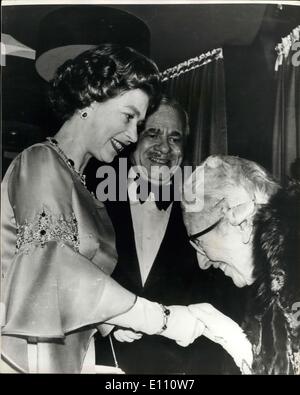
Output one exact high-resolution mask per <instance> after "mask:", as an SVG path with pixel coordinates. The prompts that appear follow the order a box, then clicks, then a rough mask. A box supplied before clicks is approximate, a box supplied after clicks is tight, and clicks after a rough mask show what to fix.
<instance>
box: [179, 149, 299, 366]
mask: <svg viewBox="0 0 300 395" xmlns="http://www.w3.org/2000/svg"><path fill="white" fill-rule="evenodd" d="M193 191H194V192H195V196H192V195H193ZM185 192H186V201H184V202H183V209H184V219H185V224H186V227H187V230H188V234H189V237H190V241H191V243H192V245H193V246H194V248H195V249H196V250H197V256H198V262H199V265H200V267H201V269H208V268H209V267H210V266H214V267H215V268H220V269H221V270H222V271H223V272H224V274H225V275H226V276H228V277H231V278H232V280H233V282H234V283H235V285H236V286H237V287H244V286H247V285H251V284H253V286H252V291H253V292H254V295H253V296H252V298H250V302H251V305H250V306H249V310H248V312H247V317H246V320H245V329H246V332H247V335H248V337H249V339H250V340H251V343H252V344H253V353H254V362H253V366H252V370H253V372H254V373H257V374H300V365H299V364H300V323H299V321H298V320H297V315H296V310H297V308H299V307H300V284H299V281H300V227H299V224H300V185H299V183H296V182H293V183H290V184H289V185H288V186H287V187H286V188H280V187H279V185H278V184H277V183H276V182H275V181H274V180H273V179H272V177H271V176H270V175H269V174H268V173H267V172H266V171H265V170H264V169H263V168H262V167H260V166H259V165H257V164H256V163H254V162H251V161H248V160H246V159H242V158H238V157H231V156H212V157H209V158H208V159H206V160H205V161H204V162H203V164H202V165H201V166H199V167H198V168H197V169H196V170H195V172H194V174H193V175H192V176H191V177H190V179H188V180H187V181H186V183H185ZM192 198H194V199H192ZM208 310H209V311H210V312H211V313H212V315H214V311H213V307H212V306H209V307H208ZM195 315H196V316H198V317H199V318H201V312H200V311H199V309H198V311H197V312H195ZM204 333H205V332H204ZM222 336H223V335H222V334H221V338H222ZM212 339H213V340H215V341H218V339H214V338H212ZM237 346H238V345H237Z"/></svg>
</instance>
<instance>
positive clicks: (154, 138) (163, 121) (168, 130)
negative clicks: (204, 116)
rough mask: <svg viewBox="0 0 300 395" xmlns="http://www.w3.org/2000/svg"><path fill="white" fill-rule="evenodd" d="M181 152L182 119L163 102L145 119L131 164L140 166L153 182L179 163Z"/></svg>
mask: <svg viewBox="0 0 300 395" xmlns="http://www.w3.org/2000/svg"><path fill="white" fill-rule="evenodd" d="M182 156H183V125H182V122H181V120H180V117H179V115H178V114H177V111H176V110H174V109H173V108H172V107H170V106H168V105H164V104H163V105H161V106H160V107H159V108H158V110H157V111H156V112H155V113H154V114H152V115H150V116H149V117H148V118H147V120H146V123H145V128H144V130H143V131H142V132H141V134H140V136H139V140H138V143H137V147H136V150H135V152H134V153H133V161H134V164H135V165H137V166H143V167H144V168H145V169H146V171H147V174H148V179H150V178H151V181H152V182H159V180H161V181H162V182H166V181H169V179H170V177H171V176H172V174H174V172H175V171H176V169H177V168H178V166H180V164H181V162H182ZM170 170H171V171H170Z"/></svg>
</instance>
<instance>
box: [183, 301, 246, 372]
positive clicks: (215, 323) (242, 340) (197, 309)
mask: <svg viewBox="0 0 300 395" xmlns="http://www.w3.org/2000/svg"><path fill="white" fill-rule="evenodd" d="M188 308H189V310H190V312H191V313H192V314H193V315H194V316H195V317H196V318H198V319H199V320H200V321H202V322H203V323H204V325H205V330H204V333H203V335H204V336H206V337H207V338H209V339H210V340H212V341H214V342H215V343H218V344H220V345H221V346H222V347H223V348H224V349H225V350H226V351H227V352H228V353H229V354H230V355H231V356H232V358H233V359H234V361H235V363H236V365H237V366H238V367H239V368H240V370H241V372H242V373H243V374H251V366H252V362H253V354H252V346H251V343H250V342H249V340H248V339H247V337H246V335H245V333H244V332H243V330H242V328H241V327H240V326H239V325H238V324H237V323H236V322H234V321H233V320H232V319H231V318H229V317H227V316H226V315H224V314H222V313H221V312H220V311H219V310H217V309H215V308H214V307H213V306H212V305H211V304H209V303H198V304H194V305H190V306H188Z"/></svg>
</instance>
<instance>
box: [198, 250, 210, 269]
mask: <svg viewBox="0 0 300 395" xmlns="http://www.w3.org/2000/svg"><path fill="white" fill-rule="evenodd" d="M197 260H198V264H199V266H200V269H202V270H206V269H208V268H209V267H210V266H211V265H212V262H211V261H210V260H209V259H208V258H207V256H206V255H202V254H200V253H199V252H197Z"/></svg>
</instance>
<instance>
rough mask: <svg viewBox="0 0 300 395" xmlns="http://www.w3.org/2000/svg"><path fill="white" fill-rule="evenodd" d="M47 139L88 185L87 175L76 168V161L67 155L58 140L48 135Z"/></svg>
mask: <svg viewBox="0 0 300 395" xmlns="http://www.w3.org/2000/svg"><path fill="white" fill-rule="evenodd" d="M46 140H47V141H49V143H50V145H51V146H52V147H54V148H55V149H56V151H57V152H58V153H59V154H60V155H61V157H62V158H63V160H64V161H65V163H66V165H67V166H68V167H69V168H70V169H71V170H72V171H73V172H74V173H75V174H76V175H77V176H78V177H79V179H80V181H81V183H82V184H83V185H84V186H85V187H86V180H85V175H84V174H81V173H80V172H79V171H78V170H76V169H75V164H74V161H73V160H72V159H70V158H68V157H67V155H66V154H65V153H64V151H63V150H62V149H61V148H60V146H59V145H58V142H57V141H56V140H55V139H54V138H52V137H47V138H46Z"/></svg>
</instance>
